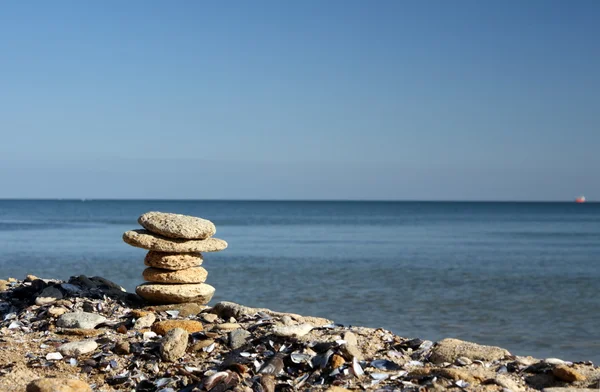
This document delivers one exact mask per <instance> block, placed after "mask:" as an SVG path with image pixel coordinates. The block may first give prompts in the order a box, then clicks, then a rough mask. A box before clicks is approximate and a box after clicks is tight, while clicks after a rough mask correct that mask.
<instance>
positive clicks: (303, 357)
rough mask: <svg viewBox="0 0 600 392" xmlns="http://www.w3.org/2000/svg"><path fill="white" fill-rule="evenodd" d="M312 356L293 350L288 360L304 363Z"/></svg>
mask: <svg viewBox="0 0 600 392" xmlns="http://www.w3.org/2000/svg"><path fill="white" fill-rule="evenodd" d="M312 358H313V356H312V355H310V354H303V353H301V352H299V351H294V352H293V353H291V354H290V360H291V361H292V362H294V363H305V362H308V361H310V360H311V359H312Z"/></svg>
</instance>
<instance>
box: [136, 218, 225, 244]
mask: <svg viewBox="0 0 600 392" xmlns="http://www.w3.org/2000/svg"><path fill="white" fill-rule="evenodd" d="M138 222H139V224H140V225H142V226H143V227H144V228H145V229H147V230H150V231H151V232H153V233H156V234H160V235H163V236H165V237H169V238H184V239H188V240H203V239H206V238H208V237H212V236H213V235H215V233H216V232H217V229H216V228H215V225H214V224H213V223H212V222H211V221H209V220H206V219H202V218H196V217H194V216H189V215H181V214H171V213H168V212H156V211H152V212H146V213H145V214H143V215H142V216H140V217H139V219H138Z"/></svg>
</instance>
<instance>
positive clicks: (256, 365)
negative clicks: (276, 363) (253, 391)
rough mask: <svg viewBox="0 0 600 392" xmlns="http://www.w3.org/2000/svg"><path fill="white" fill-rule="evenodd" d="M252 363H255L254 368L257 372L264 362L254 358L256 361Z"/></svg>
mask: <svg viewBox="0 0 600 392" xmlns="http://www.w3.org/2000/svg"><path fill="white" fill-rule="evenodd" d="M252 364H253V365H254V370H255V371H256V372H258V371H259V369H260V368H261V367H262V365H263V364H262V362H259V361H257V360H256V359H255V360H254V362H252Z"/></svg>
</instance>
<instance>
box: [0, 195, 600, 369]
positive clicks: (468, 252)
mask: <svg viewBox="0 0 600 392" xmlns="http://www.w3.org/2000/svg"><path fill="white" fill-rule="evenodd" d="M147 211H164V212H174V213H180V214H188V215H194V216H200V217H204V218H206V219H210V220H211V221H213V222H214V223H215V225H216V226H217V234H216V237H218V238H222V239H224V240H226V241H227V242H228V243H229V247H228V248H227V249H226V250H225V251H222V252H218V253H206V254H205V255H204V263H203V266H204V267H205V268H206V269H207V270H208V280H207V283H209V284H211V285H213V286H214V287H216V294H215V296H214V299H213V301H212V303H216V302H218V301H224V300H226V301H234V302H238V303H242V304H244V305H248V306H254V307H266V308H270V309H273V310H277V311H286V312H294V313H300V314H303V315H313V316H322V317H327V318H330V319H332V320H334V321H335V322H336V323H340V324H344V325H357V326H358V325H360V326H369V327H375V328H377V327H382V328H385V329H388V330H391V331H393V332H394V333H396V334H398V335H400V336H403V337H407V338H415V337H418V338H421V339H428V340H433V341H436V340H440V339H443V338H446V337H452V338H458V339H463V340H468V341H473V342H477V343H481V344H487V345H496V346H500V347H503V348H506V349H508V350H509V351H510V352H511V353H513V354H515V355H532V356H534V357H537V358H547V357H557V358H561V359H563V360H569V361H588V360H589V361H593V362H594V363H596V364H597V363H600V296H599V295H598V294H599V292H600V203H584V204H576V203H525V202H523V203H517V202H514V203H513V202H366V201H365V202H363V201H204V200H202V201H192V200H186V201H180V200H177V201H175V200H0V278H3V279H6V278H8V277H17V278H20V279H22V278H24V277H25V275H26V274H34V275H36V276H39V277H44V278H59V279H68V278H69V277H70V276H75V275H80V274H84V275H88V276H103V277H105V278H107V279H110V280H112V281H114V282H117V283H119V284H121V285H122V286H123V287H125V288H126V289H127V291H134V290H135V286H136V285H138V284H140V283H142V281H143V280H142V277H141V274H142V271H143V269H144V268H145V267H144V263H143V259H144V255H145V251H144V250H143V249H138V248H133V247H131V246H129V245H127V244H125V243H124V242H123V241H122V234H123V232H125V231H127V230H130V229H136V228H140V227H139V225H138V224H137V218H138V216H139V215H141V214H142V213H144V212H147Z"/></svg>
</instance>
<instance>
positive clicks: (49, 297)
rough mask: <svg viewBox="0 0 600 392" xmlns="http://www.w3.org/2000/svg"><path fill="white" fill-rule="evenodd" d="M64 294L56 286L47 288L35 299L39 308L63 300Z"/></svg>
mask: <svg viewBox="0 0 600 392" xmlns="http://www.w3.org/2000/svg"><path fill="white" fill-rule="evenodd" d="M62 297H63V294H62V292H61V291H60V290H59V289H57V288H56V287H54V286H49V287H46V288H45V289H44V290H42V292H41V293H40V294H39V295H38V296H37V298H36V299H35V304H36V305H38V306H44V305H49V304H51V303H53V302H54V301H56V300H58V299H62Z"/></svg>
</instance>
